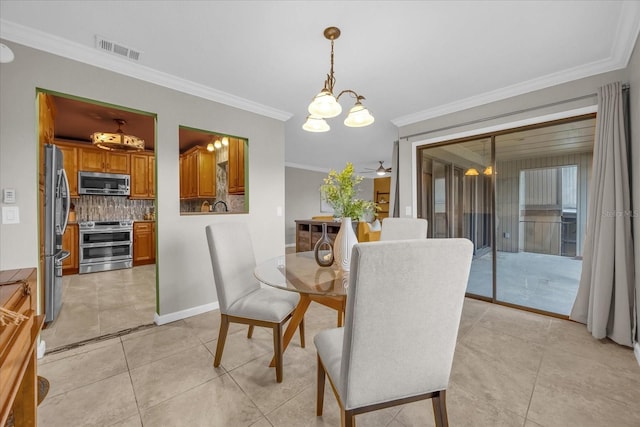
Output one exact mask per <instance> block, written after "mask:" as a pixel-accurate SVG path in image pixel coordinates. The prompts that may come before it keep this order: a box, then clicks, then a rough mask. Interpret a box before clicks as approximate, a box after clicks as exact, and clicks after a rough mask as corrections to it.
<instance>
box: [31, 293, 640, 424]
mask: <svg viewBox="0 0 640 427" xmlns="http://www.w3.org/2000/svg"><path fill="white" fill-rule="evenodd" d="M219 317H220V316H219V313H218V312H217V311H214V312H209V313H205V314H202V315H199V316H195V317H191V318H188V319H184V320H181V321H178V322H174V323H171V324H168V325H164V326H155V327H151V328H149V329H145V330H141V331H138V332H134V333H131V334H128V335H124V336H121V337H118V338H113V339H109V340H104V341H99V342H96V343H93V344H88V345H85V346H81V347H78V348H75V349H72V350H68V351H64V352H59V353H54V354H50V355H47V356H45V357H44V358H43V359H41V360H40V361H39V368H38V369H39V375H43V376H44V377H46V378H47V379H48V380H49V381H50V384H51V388H50V391H49V395H48V396H47V398H46V399H45V400H44V401H43V402H42V404H41V405H40V407H39V408H38V417H39V419H38V425H39V426H42V427H47V426H89V425H97V426H107V425H113V426H141V425H144V426H154V427H155V426H189V427H194V426H234V427H235V426H254V427H268V426H276V427H280V426H296V427H298V426H316V427H319V426H338V425H339V420H340V417H339V412H338V405H337V403H336V401H335V398H334V397H333V394H332V392H331V388H330V387H328V386H327V387H326V390H325V393H326V396H325V409H324V415H323V416H322V417H316V415H315V381H316V380H315V375H316V356H315V347H314V346H313V336H314V335H315V334H316V333H317V332H318V331H320V330H322V329H326V328H330V327H333V326H334V324H335V318H336V317H335V312H334V311H332V310H330V309H328V308H326V307H324V306H320V305H317V304H312V305H311V307H310V308H309V311H308V314H307V316H306V317H305V322H306V329H307V331H306V333H307V343H308V344H307V348H305V349H302V348H300V346H299V340H298V337H297V335H296V337H294V339H293V341H292V343H291V345H290V346H289V348H288V349H287V350H286V352H285V354H284V381H283V382H282V383H280V384H278V383H276V381H275V373H274V370H273V369H272V368H269V367H268V363H269V361H270V359H271V357H272V345H273V344H272V343H273V341H272V337H271V333H270V331H268V330H266V329H262V328H256V331H255V333H254V337H253V339H247V338H246V327H243V326H241V325H232V327H231V329H230V331H229V336H228V338H227V343H226V348H225V352H224V356H223V358H222V365H221V367H220V368H218V369H215V368H213V366H212V363H213V353H214V351H215V346H216V339H217V332H218V327H219V322H220V319H219ZM399 330H400V329H399ZM425 351H429V350H428V349H425ZM372 374H375V373H372ZM638 402H640V367H639V366H638V363H637V362H636V360H635V358H634V356H633V352H632V351H631V349H629V348H626V347H622V346H618V345H617V344H614V343H612V342H611V341H608V340H602V341H599V340H595V339H593V338H592V337H591V336H590V335H589V333H588V332H587V331H586V328H585V327H584V326H583V325H580V324H576V323H573V322H570V321H565V320H559V319H554V318H549V317H544V316H541V315H537V314H533V313H528V312H523V311H519V310H515V309H511V308H507V307H503V306H499V305H492V304H488V303H485V302H481V301H478V300H472V299H466V301H465V306H464V310H463V315H462V320H461V324H460V332H459V336H458V345H457V348H456V353H455V359H454V364H453V370H452V374H451V380H450V386H449V390H448V398H447V406H448V413H449V419H450V424H451V425H452V426H524V427H539V426H563V427H564V426H580V427H589V426H598V427H600V426H634V427H637V426H638V425H640V405H638ZM356 420H357V422H358V425H359V426H361V427H362V426H374V427H375V426H391V427H403V426H404V427H409V426H431V425H433V424H434V423H433V414H432V410H431V404H430V402H428V401H423V402H417V403H412V404H409V405H405V406H402V407H397V408H389V409H386V410H382V411H378V412H373V413H369V414H363V415H359V416H358V417H357V418H356Z"/></svg>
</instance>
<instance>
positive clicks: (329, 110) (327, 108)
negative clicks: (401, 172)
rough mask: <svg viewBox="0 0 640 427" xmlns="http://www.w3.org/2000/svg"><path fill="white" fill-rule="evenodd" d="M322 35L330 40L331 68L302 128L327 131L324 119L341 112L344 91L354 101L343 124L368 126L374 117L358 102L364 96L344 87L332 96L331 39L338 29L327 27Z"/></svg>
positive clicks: (338, 32)
mask: <svg viewBox="0 0 640 427" xmlns="http://www.w3.org/2000/svg"><path fill="white" fill-rule="evenodd" d="M324 36H325V38H327V39H329V40H331V68H330V71H329V74H327V79H326V80H325V81H324V87H323V88H322V90H321V91H320V93H319V94H317V95H316V96H315V97H314V98H313V101H311V104H309V108H308V110H309V115H308V116H307V119H306V121H305V123H304V124H303V125H302V129H304V130H306V131H309V132H327V131H328V130H329V129H330V127H329V124H328V123H327V122H326V121H325V119H330V118H332V117H336V116H337V115H339V114H340V113H342V106H340V104H339V103H338V99H340V97H341V96H342V95H343V94H345V93H348V94H349V95H351V96H352V97H354V98H355V100H356V103H355V105H354V106H353V107H351V110H349V114H348V115H347V118H346V119H344V124H345V125H346V126H349V127H364V126H369V125H370V124H371V123H373V121H374V118H373V116H372V115H371V113H369V110H367V108H366V107H365V106H364V105H362V102H360V101H362V100H363V99H365V97H364V96H362V95H358V94H357V93H356V92H354V91H353V90H351V89H346V90H343V91H342V92H340V93H339V94H338V96H335V97H334V95H333V87H334V85H335V83H336V78H335V77H334V75H333V41H334V40H335V39H337V38H338V37H340V29H339V28H336V27H328V28H326V29H325V30H324Z"/></svg>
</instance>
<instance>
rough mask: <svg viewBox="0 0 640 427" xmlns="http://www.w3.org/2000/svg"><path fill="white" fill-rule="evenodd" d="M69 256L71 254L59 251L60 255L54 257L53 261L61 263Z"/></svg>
mask: <svg viewBox="0 0 640 427" xmlns="http://www.w3.org/2000/svg"><path fill="white" fill-rule="evenodd" d="M69 255H71V252H69V251H60V254H59V255H58V256H56V257H55V260H56V262H62V261H64V260H65V259H67V258H69Z"/></svg>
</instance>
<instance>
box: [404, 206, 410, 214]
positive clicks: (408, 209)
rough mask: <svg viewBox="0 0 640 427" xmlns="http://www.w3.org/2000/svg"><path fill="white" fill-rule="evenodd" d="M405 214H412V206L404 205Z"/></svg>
mask: <svg viewBox="0 0 640 427" xmlns="http://www.w3.org/2000/svg"><path fill="white" fill-rule="evenodd" d="M404 214H405V215H406V216H411V206H405V207H404Z"/></svg>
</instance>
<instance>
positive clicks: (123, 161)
mask: <svg viewBox="0 0 640 427" xmlns="http://www.w3.org/2000/svg"><path fill="white" fill-rule="evenodd" d="M129 157H130V154H129V153H118V152H115V151H106V150H101V149H97V148H84V147H83V148H80V149H79V160H78V170H81V171H90V172H109V173H121V174H129V173H130V167H129Z"/></svg>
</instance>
